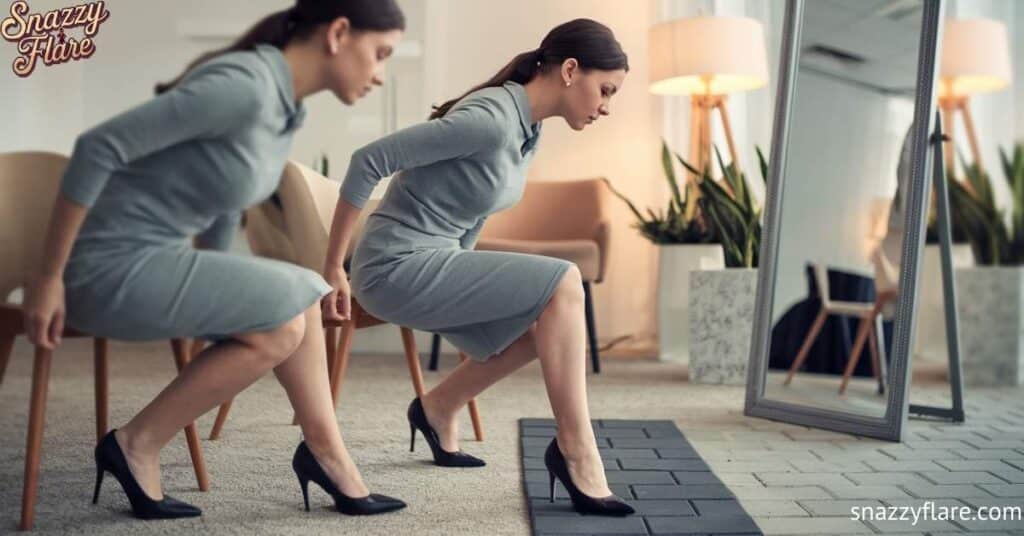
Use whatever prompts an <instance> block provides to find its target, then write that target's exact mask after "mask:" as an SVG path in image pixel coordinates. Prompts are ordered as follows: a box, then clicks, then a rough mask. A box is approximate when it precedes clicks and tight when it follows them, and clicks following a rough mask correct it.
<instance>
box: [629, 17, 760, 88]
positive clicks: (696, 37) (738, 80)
mask: <svg viewBox="0 0 1024 536" xmlns="http://www.w3.org/2000/svg"><path fill="white" fill-rule="evenodd" d="M649 37H650V40H649V45H650V60H651V61H650V68H651V91H652V92H653V93H656V94H659V95H685V94H689V93H701V94H703V93H710V94H713V95H722V94H726V93H729V92H732V91H745V90H749V89H756V88H759V87H761V86H763V85H765V84H766V83H767V82H768V62H767V56H766V54H765V46H764V30H763V29H762V27H761V23H759V22H758V21H756V20H754V19H751V18H748V17H691V18H685V19H676V20H672V21H668V22H663V23H660V24H656V25H654V26H653V27H651V31H650V35H649ZM708 82H709V83H708ZM709 86H710V87H709Z"/></svg>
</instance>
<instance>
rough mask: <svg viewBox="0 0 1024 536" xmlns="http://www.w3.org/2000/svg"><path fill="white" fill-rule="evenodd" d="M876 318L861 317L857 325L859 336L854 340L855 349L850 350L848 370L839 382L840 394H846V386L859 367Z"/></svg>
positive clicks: (847, 363)
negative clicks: (858, 362)
mask: <svg viewBox="0 0 1024 536" xmlns="http://www.w3.org/2000/svg"><path fill="white" fill-rule="evenodd" d="M872 322H874V320H873V319H872V318H871V316H865V317H861V319H860V323H859V324H858V325H857V338H856V339H855V340H854V341H853V350H850V358H849V359H848V360H847V362H846V370H844V371H843V381H842V383H840V384H839V394H840V395H843V394H846V386H847V385H848V384H849V383H850V377H851V376H852V375H853V371H854V369H856V368H857V361H859V360H860V354H861V352H863V351H864V343H865V342H867V340H868V334H869V333H871V323H872Z"/></svg>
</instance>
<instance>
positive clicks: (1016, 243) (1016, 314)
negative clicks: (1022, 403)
mask: <svg viewBox="0 0 1024 536" xmlns="http://www.w3.org/2000/svg"><path fill="white" fill-rule="evenodd" d="M999 156H1000V163H1001V164H1002V165H1001V167H1002V171H1003V174H1004V176H1005V178H1006V181H1007V185H1008V186H1009V190H1010V194H1011V197H1012V207H1011V212H1010V218H1009V221H1010V224H1009V226H1008V225H1007V222H1006V218H1005V215H1004V213H1003V211H1001V210H999V209H998V208H997V207H996V204H995V195H994V194H993V191H992V187H991V183H990V182H989V178H988V175H987V174H986V173H985V172H984V171H983V170H982V169H981V168H980V166H978V165H977V164H970V165H967V164H964V165H963V167H964V175H965V177H966V181H965V182H964V183H961V182H959V181H955V180H951V181H950V205H951V208H952V213H953V214H952V216H953V218H952V219H953V221H955V222H957V225H959V226H960V227H961V228H962V229H963V232H964V234H965V235H966V237H967V240H968V241H969V242H970V245H971V249H972V250H973V253H974V257H975V260H976V261H977V263H978V266H974V267H963V268H958V269H956V284H957V306H958V307H957V309H958V313H959V317H960V346H961V356H962V361H963V362H962V365H963V366H962V369H963V378H964V382H965V383H966V384H967V385H974V386H982V385H984V386H1016V385H1022V384H1024V344H1022V343H1021V334H1022V333H1024V269H1022V268H1021V265H1022V264H1024V143H1018V144H1017V145H1016V146H1015V147H1014V149H1013V153H1012V156H1011V155H1007V153H1006V152H1004V151H1003V150H1002V149H1000V151H999ZM961 161H962V158H961Z"/></svg>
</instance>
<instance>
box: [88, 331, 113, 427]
mask: <svg viewBox="0 0 1024 536" xmlns="http://www.w3.org/2000/svg"><path fill="white" fill-rule="evenodd" d="M92 360H93V369H94V370H93V382H94V383H95V385H96V389H95V391H96V441H97V442H99V440H100V439H103V436H104V435H105V434H106V433H107V422H108V420H107V415H108V412H107V408H109V407H110V406H109V400H110V383H109V374H108V373H107V370H108V368H107V339H104V338H102V337H96V338H94V339H93V340H92Z"/></svg>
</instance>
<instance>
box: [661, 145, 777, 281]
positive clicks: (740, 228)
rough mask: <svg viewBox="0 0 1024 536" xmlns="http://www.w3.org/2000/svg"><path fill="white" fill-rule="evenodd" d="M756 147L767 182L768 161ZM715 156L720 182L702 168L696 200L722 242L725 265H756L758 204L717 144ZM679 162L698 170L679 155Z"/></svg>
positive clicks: (758, 249)
mask: <svg viewBox="0 0 1024 536" xmlns="http://www.w3.org/2000/svg"><path fill="white" fill-rule="evenodd" d="M755 149H756V151H757V159H758V164H759V166H760V168H761V179H762V180H763V181H764V183H765V185H767V182H768V162H767V160H765V158H764V154H762V153H761V148H760V147H755ZM715 158H716V159H717V161H718V167H719V169H720V170H721V172H722V183H723V184H719V183H718V182H716V181H715V180H714V179H713V178H712V177H711V173H710V169H709V168H705V169H704V172H703V174H702V177H703V178H702V180H701V181H700V182H699V183H698V184H699V186H700V189H701V194H702V195H701V197H700V199H699V201H698V202H699V203H700V206H701V210H702V211H703V213H704V214H705V215H706V217H707V218H708V221H709V222H711V224H712V226H713V228H714V230H715V232H714V236H715V238H716V239H717V240H718V241H719V242H720V243H721V244H722V250H723V253H724V254H725V265H726V266H728V267H730V268H756V267H757V266H758V260H759V259H758V255H759V252H760V250H761V207H759V206H758V205H757V202H756V201H755V200H754V197H753V196H752V195H751V192H750V186H749V184H748V183H747V178H746V175H745V174H744V173H743V172H741V171H739V169H737V167H736V163H735V162H730V163H729V165H725V162H723V161H722V154H721V153H720V152H719V151H718V147H715ZM680 162H682V163H683V165H684V166H686V168H687V169H688V170H689V171H690V172H692V173H698V172H697V170H696V169H695V168H694V167H693V166H691V165H689V164H688V163H686V162H684V161H683V160H682V159H681V158H680ZM723 185H724V186H723ZM726 188H728V190H727V189H726Z"/></svg>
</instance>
